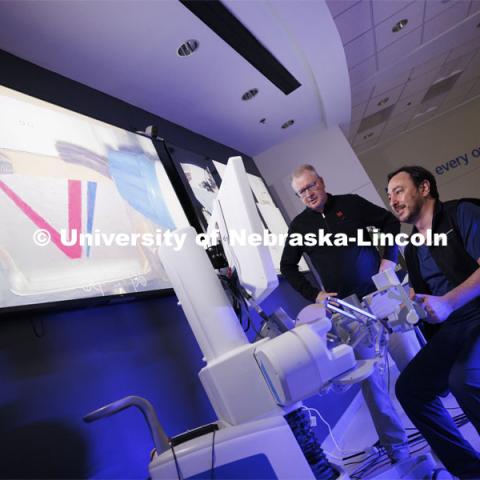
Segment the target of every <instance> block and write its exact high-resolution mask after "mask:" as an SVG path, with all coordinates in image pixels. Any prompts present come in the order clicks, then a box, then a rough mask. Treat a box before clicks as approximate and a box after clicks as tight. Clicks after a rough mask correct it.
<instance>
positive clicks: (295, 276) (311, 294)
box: [280, 230, 320, 302]
mask: <svg viewBox="0 0 480 480" xmlns="http://www.w3.org/2000/svg"><path fill="white" fill-rule="evenodd" d="M291 233H293V232H292V231H291V230H289V231H288V234H289V237H288V238H287V242H286V244H285V247H284V249H283V252H282V258H281V260H280V272H281V274H282V275H283V276H284V277H285V278H286V280H287V282H288V283H289V284H290V285H291V286H292V287H293V288H294V289H295V290H296V291H297V292H299V293H300V294H301V295H302V296H303V297H304V298H306V299H307V300H310V301H311V302H315V301H316V298H317V295H318V293H319V292H320V290H319V289H318V288H315V287H314V286H313V285H312V284H311V283H310V282H309V281H308V280H307V279H306V278H305V276H304V275H303V273H301V272H300V271H299V270H298V262H300V259H301V258H302V255H303V249H302V248H301V247H299V246H292V245H290V244H289V242H288V240H289V238H290V234H291Z"/></svg>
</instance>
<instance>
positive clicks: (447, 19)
mask: <svg viewBox="0 0 480 480" xmlns="http://www.w3.org/2000/svg"><path fill="white" fill-rule="evenodd" d="M427 5H429V2H427ZM468 7H469V2H462V1H459V2H456V3H455V4H454V5H453V6H452V7H450V8H449V9H448V10H445V11H443V12H442V13H441V14H440V15H438V16H436V17H434V18H432V19H431V20H429V21H428V22H426V24H425V31H424V34H423V41H424V42H428V41H430V40H432V38H435V37H436V36H437V35H440V34H441V33H443V32H444V31H445V30H448V29H449V28H451V27H453V26H454V25H456V24H457V23H458V22H460V21H461V20H463V19H464V18H465V17H466V16H467V13H468Z"/></svg>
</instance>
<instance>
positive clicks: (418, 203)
mask: <svg viewBox="0 0 480 480" xmlns="http://www.w3.org/2000/svg"><path fill="white" fill-rule="evenodd" d="M387 193H388V201H389V202H390V207H391V209H392V211H393V213H394V215H395V216H396V217H397V218H398V219H399V220H400V221H401V222H403V223H412V224H413V223H415V222H416V221H417V219H418V217H419V215H420V211H421V210H422V207H423V205H424V204H425V201H426V198H427V197H428V195H429V193H430V189H429V185H428V182H426V184H425V183H423V184H421V185H420V186H419V187H417V186H416V185H415V183H413V180H412V177H410V174H409V173H407V172H400V173H397V174H396V175H395V176H393V177H392V178H391V179H390V181H389V182H388V189H387Z"/></svg>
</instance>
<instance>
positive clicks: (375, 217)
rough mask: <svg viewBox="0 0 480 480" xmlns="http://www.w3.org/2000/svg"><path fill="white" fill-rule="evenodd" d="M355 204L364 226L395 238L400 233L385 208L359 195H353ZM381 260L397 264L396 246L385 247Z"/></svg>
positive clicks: (394, 219)
mask: <svg viewBox="0 0 480 480" xmlns="http://www.w3.org/2000/svg"><path fill="white" fill-rule="evenodd" d="M354 197H355V202H356V209H357V212H358V215H359V216H360V218H361V219H362V221H363V223H364V224H365V226H373V227H376V228H378V229H379V230H380V231H381V232H383V233H391V234H392V235H393V236H396V235H397V234H398V233H400V222H399V221H398V220H397V219H396V218H395V217H394V215H393V214H392V213H391V212H389V211H388V210H386V209H385V208H382V207H379V206H378V205H375V204H373V203H371V202H369V201H368V200H366V199H365V198H363V197H361V196H360V195H354ZM383 258H385V259H387V260H391V261H392V262H395V263H396V262H397V260H398V246H397V245H396V243H394V244H393V245H391V246H390V245H386V246H385V248H384V251H383Z"/></svg>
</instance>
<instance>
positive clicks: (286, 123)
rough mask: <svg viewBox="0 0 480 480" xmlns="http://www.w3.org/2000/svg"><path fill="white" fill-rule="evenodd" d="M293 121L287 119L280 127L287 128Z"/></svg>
mask: <svg viewBox="0 0 480 480" xmlns="http://www.w3.org/2000/svg"><path fill="white" fill-rule="evenodd" d="M294 123H295V120H288V121H286V122H285V123H284V124H283V125H282V128H288V127H290V126H291V125H293V124H294Z"/></svg>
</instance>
